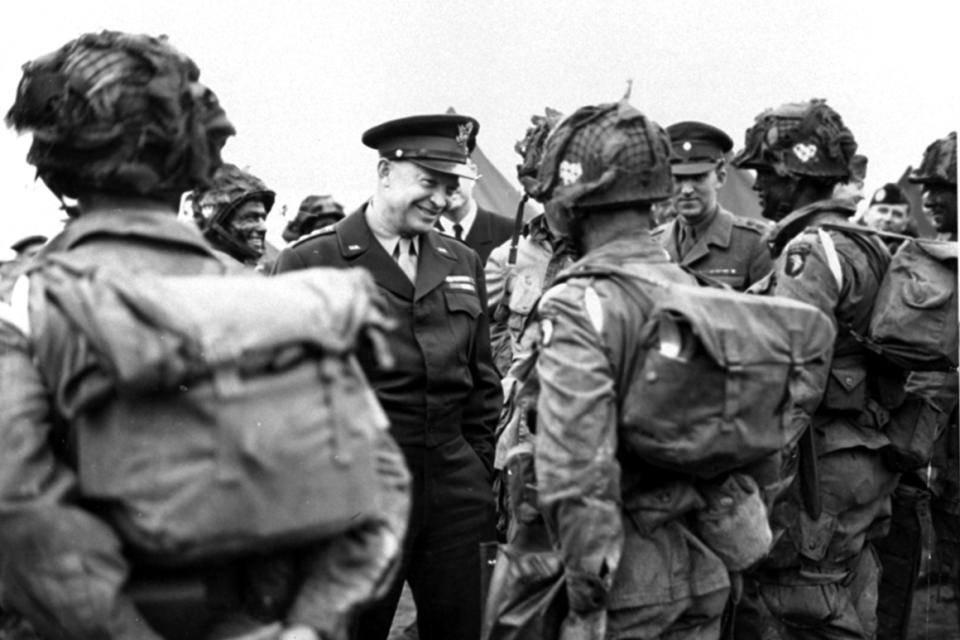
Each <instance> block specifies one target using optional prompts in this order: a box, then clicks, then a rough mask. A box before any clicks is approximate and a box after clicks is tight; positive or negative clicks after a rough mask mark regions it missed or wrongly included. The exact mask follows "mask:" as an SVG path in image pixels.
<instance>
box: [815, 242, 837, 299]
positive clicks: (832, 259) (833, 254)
mask: <svg viewBox="0 0 960 640" xmlns="http://www.w3.org/2000/svg"><path fill="white" fill-rule="evenodd" d="M817 236H819V237H820V244H822V245H823V252H824V253H826V254H827V266H828V267H830V273H832V274H833V279H834V280H836V281H837V289H838V290H839V289H843V268H842V267H841V266H840V256H839V255H838V254H837V245H836V244H834V242H833V238H831V237H830V234H829V233H827V232H826V231H824V230H823V229H819V228H818V229H817Z"/></svg>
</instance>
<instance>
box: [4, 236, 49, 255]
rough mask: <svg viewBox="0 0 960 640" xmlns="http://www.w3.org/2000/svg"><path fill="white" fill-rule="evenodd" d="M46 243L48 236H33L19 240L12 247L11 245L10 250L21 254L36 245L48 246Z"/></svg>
mask: <svg viewBox="0 0 960 640" xmlns="http://www.w3.org/2000/svg"><path fill="white" fill-rule="evenodd" d="M46 243H47V236H42V235H32V236H27V237H26V238H20V239H19V240H17V241H16V242H14V243H13V244H12V245H10V248H11V249H13V250H14V251H16V252H17V253H18V254H20V253H23V252H24V251H25V250H27V249H29V248H30V247H32V246H33V245H35V244H46Z"/></svg>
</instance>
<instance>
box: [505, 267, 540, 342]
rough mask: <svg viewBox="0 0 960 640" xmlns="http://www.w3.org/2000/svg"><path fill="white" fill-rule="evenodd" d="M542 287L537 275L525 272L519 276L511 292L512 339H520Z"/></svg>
mask: <svg viewBox="0 0 960 640" xmlns="http://www.w3.org/2000/svg"><path fill="white" fill-rule="evenodd" d="M541 290H542V287H541V286H540V279H539V278H538V277H537V275H536V274H534V273H530V272H524V273H519V274H517V278H516V279H515V281H514V283H513V290H512V291H511V292H510V301H509V303H508V305H507V306H508V307H509V308H510V317H509V319H508V320H507V324H508V326H509V328H510V337H511V338H512V339H513V340H514V341H516V340H518V339H519V338H520V332H521V331H522V330H523V326H524V323H525V322H526V319H527V316H529V315H530V313H531V312H532V311H533V307H534V305H535V304H536V303H537V300H539V299H540V293H541Z"/></svg>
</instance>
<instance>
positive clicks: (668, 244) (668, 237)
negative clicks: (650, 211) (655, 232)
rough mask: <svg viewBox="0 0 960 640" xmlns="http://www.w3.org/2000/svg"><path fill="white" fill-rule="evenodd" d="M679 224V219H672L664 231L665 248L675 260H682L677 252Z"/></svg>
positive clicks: (671, 258)
mask: <svg viewBox="0 0 960 640" xmlns="http://www.w3.org/2000/svg"><path fill="white" fill-rule="evenodd" d="M679 224H680V223H679V222H677V220H672V221H671V222H670V224H668V225H667V228H666V229H665V230H664V231H663V235H664V238H663V248H664V249H666V250H667V253H668V254H669V255H670V260H672V261H673V262H680V254H679V253H678V252H677V240H678V232H677V225H679Z"/></svg>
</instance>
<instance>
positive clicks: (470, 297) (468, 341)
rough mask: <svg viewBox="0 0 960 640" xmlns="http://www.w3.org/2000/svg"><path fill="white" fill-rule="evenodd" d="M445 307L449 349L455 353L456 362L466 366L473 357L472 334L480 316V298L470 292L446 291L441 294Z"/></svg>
mask: <svg viewBox="0 0 960 640" xmlns="http://www.w3.org/2000/svg"><path fill="white" fill-rule="evenodd" d="M443 298H444V302H445V304H446V307H447V329H448V331H449V336H448V338H449V341H450V342H449V345H448V346H449V348H450V349H451V350H455V351H456V353H457V360H458V361H459V362H460V363H461V364H467V363H469V362H470V359H471V358H472V357H473V341H474V333H475V331H476V326H477V316H479V315H480V312H481V308H480V298H478V297H477V294H476V293H474V292H472V291H458V290H449V289H448V290H446V291H444V292H443Z"/></svg>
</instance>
